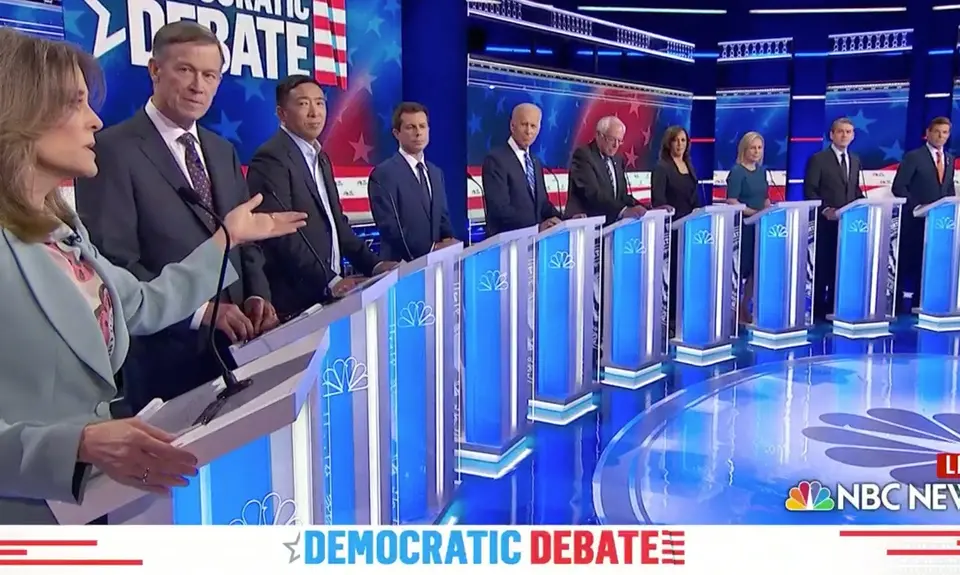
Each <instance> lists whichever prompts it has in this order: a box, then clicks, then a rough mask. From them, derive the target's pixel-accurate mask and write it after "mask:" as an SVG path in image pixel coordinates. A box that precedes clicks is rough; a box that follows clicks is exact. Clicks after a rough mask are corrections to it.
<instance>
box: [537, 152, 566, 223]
mask: <svg viewBox="0 0 960 575" xmlns="http://www.w3.org/2000/svg"><path fill="white" fill-rule="evenodd" d="M540 166H541V167H543V169H544V170H546V171H548V172H550V175H551V176H553V183H554V184H555V185H556V186H557V197H558V198H559V199H560V202H559V203H560V213H561V214H562V215H564V216H565V215H567V203H566V202H565V201H563V194H562V193H560V178H558V177H557V174H556V173H555V172H554V171H553V170H552V169H551V168H550V166H548V165H546V164H544V163H543V161H541V162H540ZM567 189H568V190H569V189H570V183H569V182H567ZM549 197H550V194H549V192H548V193H547V199H548V200H549Z"/></svg>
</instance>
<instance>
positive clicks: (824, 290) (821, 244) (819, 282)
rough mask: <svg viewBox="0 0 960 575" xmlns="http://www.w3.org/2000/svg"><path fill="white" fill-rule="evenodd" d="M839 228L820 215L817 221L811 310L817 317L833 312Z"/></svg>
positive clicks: (820, 317) (823, 316)
mask: <svg viewBox="0 0 960 575" xmlns="http://www.w3.org/2000/svg"><path fill="white" fill-rule="evenodd" d="M838 236H839V228H838V225H837V222H836V221H831V220H828V219H826V218H824V217H823V216H821V217H820V218H819V219H818V221H817V263H816V272H815V273H816V276H815V277H814V279H813V312H814V316H815V317H817V318H818V319H824V318H825V317H826V316H827V314H831V313H833V302H834V297H835V296H836V293H835V288H836V280H837V240H838Z"/></svg>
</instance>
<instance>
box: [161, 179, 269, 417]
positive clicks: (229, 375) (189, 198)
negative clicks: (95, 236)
mask: <svg viewBox="0 0 960 575" xmlns="http://www.w3.org/2000/svg"><path fill="white" fill-rule="evenodd" d="M177 194H179V195H180V197H181V198H182V199H183V201H185V202H186V203H188V204H190V205H191V206H196V207H198V208H200V209H201V210H203V211H204V212H206V213H207V215H209V216H210V217H211V218H213V221H215V222H216V223H217V225H218V226H220V228H221V229H222V230H223V235H224V236H225V237H226V246H225V247H224V250H223V259H222V260H221V262H220V278H219V279H218V280H217V293H216V295H215V296H213V312H212V313H211V315H210V331H209V344H210V347H211V348H212V349H213V354H214V356H215V357H216V358H217V363H219V364H220V374H221V376H222V377H223V383H225V384H226V388H225V389H224V390H223V391H221V392H220V394H219V395H217V399H216V400H215V401H214V402H213V403H211V404H210V405H208V406H207V407H206V409H204V410H203V412H202V413H201V414H200V417H198V418H197V420H196V421H195V422H194V425H206V424H208V423H210V422H211V421H213V418H215V417H216V416H217V414H218V413H220V411H221V410H222V409H223V406H224V405H226V403H227V400H228V399H230V398H231V397H233V396H234V395H236V394H238V393H240V392H241V391H243V390H244V389H246V388H248V387H250V385H251V384H253V380H250V379H244V380H242V381H240V380H238V379H237V377H236V376H235V375H233V372H232V371H231V370H230V368H228V367H227V362H225V361H224V360H223V357H222V356H221V355H220V350H219V349H218V348H217V342H216V333H217V318H218V317H219V315H220V300H221V299H222V294H223V288H224V285H223V284H224V283H225V282H226V277H227V262H229V261H230V249H231V248H232V246H233V241H232V239H231V238H230V232H229V231H227V226H226V224H224V223H223V219H222V218H221V217H220V216H219V215H217V213H216V212H214V211H213V210H211V209H210V208H208V207H207V206H205V205H204V204H203V202H201V201H200V196H199V195H197V192H196V191H194V190H192V189H190V188H188V187H186V186H184V187H180V188H177Z"/></svg>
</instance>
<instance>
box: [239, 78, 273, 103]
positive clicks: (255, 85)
mask: <svg viewBox="0 0 960 575" xmlns="http://www.w3.org/2000/svg"><path fill="white" fill-rule="evenodd" d="M235 82H236V83H237V84H238V85H239V86H241V87H242V88H243V101H244V102H249V101H250V100H252V99H254V98H259V99H261V100H264V101H266V100H265V98H264V97H263V92H261V91H260V89H261V88H262V87H263V81H262V80H260V79H259V78H253V77H251V76H244V77H243V78H238V79H236V80H235Z"/></svg>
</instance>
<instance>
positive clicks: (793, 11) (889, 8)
mask: <svg viewBox="0 0 960 575" xmlns="http://www.w3.org/2000/svg"><path fill="white" fill-rule="evenodd" d="M906 11H907V9H906V8H905V7H902V6H896V7H894V6H885V7H883V8H769V9H768V8H762V9H758V10H750V13H751V14H873V13H879V12H906Z"/></svg>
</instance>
